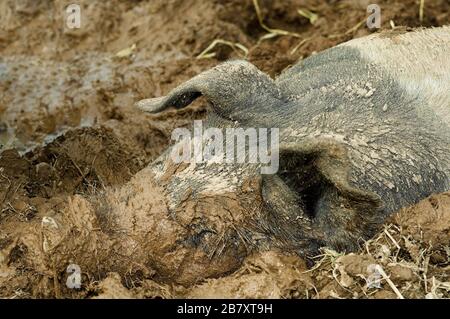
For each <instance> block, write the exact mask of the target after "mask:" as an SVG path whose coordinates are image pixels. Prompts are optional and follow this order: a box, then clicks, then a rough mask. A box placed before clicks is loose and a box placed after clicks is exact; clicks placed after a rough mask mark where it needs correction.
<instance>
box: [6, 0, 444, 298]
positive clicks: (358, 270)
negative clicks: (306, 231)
mask: <svg viewBox="0 0 450 319" xmlns="http://www.w3.org/2000/svg"><path fill="white" fill-rule="evenodd" d="M70 3H72V2H71V1H66V0H62V1H50V0H47V1H33V0H23V1H12V0H5V1H2V2H1V3H0V92H1V94H0V144H1V150H0V297H6V298H29V297H76V298H90V297H95V298H134V297H139V298H155V297H163V298H173V297H189V298H195V297H210V298H215V297H239V298H240V297H242V298H328V297H329V298H390V297H394V298H395V297H398V295H399V294H401V295H402V296H404V297H406V298H424V297H429V298H431V297H433V298H440V297H450V278H449V277H450V246H449V244H450V194H449V193H446V194H440V195H435V196H432V197H430V198H429V199H426V200H424V201H422V202H421V203H420V204H418V205H417V206H415V207H412V208H405V209H403V210H402V211H401V212H399V213H398V214H396V215H395V216H394V217H393V218H392V219H391V220H390V221H388V222H387V223H386V228H385V229H384V230H383V231H382V232H380V233H379V235H378V236H376V237H374V238H373V240H371V241H369V242H367V244H366V247H363V248H362V249H361V251H360V252H359V253H357V254H348V255H341V254H339V253H336V252H334V251H330V250H326V249H324V250H323V255H322V256H319V257H318V258H317V263H316V266H315V267H314V268H313V269H310V270H307V268H306V265H305V262H304V261H303V260H301V259H300V258H298V257H296V256H292V255H287V254H285V253H283V252H280V251H267V252H260V253H257V254H254V255H251V256H249V257H247V258H246V260H245V261H244V263H243V266H242V267H240V268H239V269H238V270H237V271H236V272H234V273H232V274H229V275H227V276H223V277H221V278H213V279H207V280H204V281H202V282H198V283H195V284H191V285H188V286H186V285H185V286H181V285H178V284H175V283H173V284H170V283H167V281H161V280H159V278H161V277H162V276H163V275H164V274H163V273H161V272H163V271H162V270H159V269H150V268H149V267H146V266H145V267H144V266H142V265H139V254H136V255H135V256H134V258H135V259H134V260H131V259H130V263H126V264H123V265H120V266H117V265H115V264H114V261H115V260H116V259H115V258H116V257H115V256H113V253H114V252H116V251H117V250H115V249H116V248H115V247H116V246H115V245H116V244H117V242H116V241H114V240H113V239H112V238H113V237H114V236H112V235H111V232H114V225H109V224H108V223H109V219H108V218H107V217H105V216H103V215H101V214H100V215H98V214H97V215H96V216H93V215H92V210H91V209H90V208H89V205H92V201H87V200H86V199H91V198H93V197H95V196H97V197H98V198H108V196H107V195H104V196H98V195H99V194H104V193H108V192H112V190H113V189H114V188H115V187H118V186H120V185H123V184H124V183H125V182H128V181H129V180H130V179H131V178H132V177H133V176H135V174H136V173H137V172H138V171H140V170H141V169H143V168H144V167H145V166H146V165H147V164H148V163H149V162H151V161H152V160H154V159H155V158H156V157H157V156H158V155H159V154H161V153H162V152H163V151H164V150H165V149H166V148H167V146H168V145H169V143H170V134H171V132H172V130H173V129H174V128H175V127H180V126H185V125H188V124H189V123H191V122H192V120H193V119H197V118H202V116H204V113H205V110H206V105H205V103H204V102H203V101H202V100H201V99H200V101H198V102H196V103H194V105H193V106H192V107H189V108H187V109H185V110H178V111H171V112H166V113H164V114H162V115H143V114H142V113H140V112H139V111H137V110H136V109H135V108H134V107H133V104H134V102H135V101H137V100H139V99H142V98H148V97H153V96H161V95H163V94H165V93H167V92H168V91H169V90H170V89H172V88H173V87H175V86H177V85H178V84H180V83H182V82H183V81H186V80H187V79H189V78H191V77H192V76H194V75H196V74H198V73H199V72H201V71H203V70H206V69H208V68H210V67H211V66H214V65H216V64H217V63H219V62H220V61H224V60H227V59H230V58H243V54H244V52H243V51H242V50H241V49H239V48H238V47H234V48H233V47H229V46H227V45H223V44H218V45H217V46H216V47H214V49H213V50H212V51H211V52H214V53H215V55H214V56H213V57H209V58H201V59H199V58H197V56H198V55H199V54H201V53H202V52H203V51H204V50H205V49H206V48H207V47H208V46H209V45H210V44H211V43H212V42H213V41H214V40H216V39H221V40H226V41H230V42H233V43H239V44H240V45H242V46H244V47H246V48H247V49H248V56H247V58H248V59H249V60H250V61H251V62H253V63H254V64H256V65H257V66H258V67H259V68H260V69H262V70H264V71H265V72H268V73H269V74H270V75H272V76H275V75H277V74H279V73H280V72H281V71H282V70H283V69H285V68H286V67H288V66H289V65H291V64H293V63H295V61H297V60H298V59H300V58H305V57H307V56H309V55H311V54H314V53H315V52H319V51H322V50H324V49H326V48H329V47H332V46H334V45H336V44H338V43H341V42H344V41H347V40H350V39H352V38H355V37H361V36H364V35H367V34H369V33H370V32H371V31H369V30H368V29H367V28H366V27H365V24H364V23H362V24H361V23H360V22H362V21H365V19H366V18H367V15H368V14H367V13H366V7H367V5H368V4H369V1H365V0H359V1H358V0H346V1H327V3H324V1H313V0H307V1H301V0H289V1H269V0H259V1H258V3H259V6H260V8H261V14H262V16H263V20H264V24H265V25H267V26H269V27H270V28H273V29H282V30H287V31H289V32H291V33H296V34H298V37H297V36H292V35H286V36H277V37H274V38H271V39H266V40H261V38H262V37H263V36H264V35H265V34H267V32H266V31H265V30H264V29H263V28H262V26H261V24H260V22H259V21H258V17H257V15H256V11H255V7H254V3H253V1H252V0H246V1H241V0H232V1H226V2H225V1H213V0H211V1H203V0H172V1H166V0H157V1H156V0H155V1H139V0H130V1H125V0H111V1H91V0H80V1H78V3H80V4H81V7H82V27H81V28H80V29H75V30H70V29H67V28H66V27H65V24H64V16H65V8H66V6H67V5H68V4H70ZM378 3H379V4H380V6H381V8H382V21H383V22H382V29H390V28H391V24H390V21H391V20H392V21H393V22H394V23H395V25H396V26H399V27H402V28H404V27H419V26H427V27H428V26H440V25H444V24H449V23H450V15H449V13H450V4H449V2H448V1H447V0H436V1H425V3H426V5H425V10H424V14H423V21H422V22H420V19H419V1H415V0H396V1H387V0H386V1H384V0H383V1H381V0H380V1H378ZM297 9H309V10H311V11H314V12H316V13H317V14H318V19H317V20H316V21H315V22H314V24H312V23H311V22H310V21H309V20H308V19H307V18H305V17H302V16H301V15H299V14H298V13H297ZM133 45H135V48H134V47H133ZM133 48H134V49H133ZM124 49H129V50H128V53H127V52H125V53H124V51H123V50H124ZM119 52H120V53H119ZM118 53H119V54H118ZM6 74H8V76H6ZM139 187H141V186H139V185H137V186H136V189H138V188H139ZM154 187H156V186H154ZM139 189H141V188H139ZM146 191H148V192H149V193H148V194H146V195H149V196H152V188H151V187H150V188H148V189H146ZM120 196H123V197H127V196H128V197H129V196H131V195H127V194H121V195H120ZM133 200H135V201H138V200H139V197H138V196H134V199H133ZM133 200H131V201H133ZM155 200H157V199H155ZM97 204H98V205H99V207H103V208H105V210H106V212H105V214H107V211H108V209H107V207H108V205H110V203H97ZM74 209H75V210H76V211H77V212H78V213H77V214H78V215H77V218H74V216H73V214H72V213H71V212H73V210H74ZM127 209H132V207H131V208H127ZM99 211H100V212H101V210H97V212H99ZM80 216H81V217H82V218H81V219H82V220H78V219H79V218H80ZM83 216H84V217H83ZM44 217H47V218H48V217H51V218H50V219H45V218H44ZM43 218H44V220H43ZM145 218H147V217H142V220H140V222H141V223H144V224H142V225H140V226H141V227H145V221H146V219H145ZM52 220H53V221H56V222H57V224H61V221H62V220H64V221H65V225H66V228H64V229H58V230H55V229H53V228H52ZM44 221H45V222H44ZM81 237H83V238H85V239H86V238H89V239H92V240H90V241H86V240H85V241H84V242H90V243H91V245H94V243H99V242H100V243H102V244H101V246H100V247H82V246H80V247H79V246H76V247H71V246H70V245H69V244H68V241H67V240H66V238H73V242H74V243H76V242H77V240H76V239H77V238H81ZM119 238H120V236H119ZM159 244H160V243H157V245H159ZM121 245H122V248H123V251H129V250H127V249H128V248H129V247H128V246H127V245H128V243H124V242H121ZM130 245H131V244H130ZM127 247H128V248H127ZM48 249H50V250H52V251H53V255H52V257H51V258H50V257H48V254H46V251H47V250H48ZM142 249H144V248H142ZM149 249H153V250H151V251H155V254H157V253H158V250H157V249H155V248H152V247H150V248H149ZM90 251H96V252H97V253H98V255H97V256H95V258H97V259H96V260H97V263H98V261H105V262H104V264H102V265H101V266H98V265H97V266H98V267H97V268H98V272H97V273H86V274H83V283H84V284H83V287H82V289H81V290H76V291H74V290H69V289H67V288H66V287H65V278H66V277H67V274H66V272H65V270H66V267H67V265H68V264H69V263H70V262H71V261H72V256H75V255H77V256H84V255H83V254H87V252H90ZM130 256H132V254H131V253H130ZM89 258H90V257H89V256H86V263H88V262H91V261H88V260H91V259H92V258H91V259H89ZM130 258H131V257H130ZM374 263H378V264H379V265H381V267H382V269H383V270H384V272H385V273H386V274H387V275H388V276H389V278H390V279H389V280H390V281H391V284H389V280H386V279H383V280H381V287H380V288H367V285H366V280H367V278H368V277H369V276H370V271H369V270H368V267H369V266H370V265H371V264H374ZM393 286H394V288H395V287H396V288H397V289H398V291H397V292H395V289H394V288H393Z"/></svg>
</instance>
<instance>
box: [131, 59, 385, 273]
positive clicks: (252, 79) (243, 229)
mask: <svg viewBox="0 0 450 319" xmlns="http://www.w3.org/2000/svg"><path fill="white" fill-rule="evenodd" d="M199 96H204V97H205V98H206V99H207V101H208V102H209V103H210V104H211V110H210V112H209V113H208V116H207V118H206V120H205V121H204V122H203V123H202V125H203V130H206V129H207V128H217V129H220V130H222V132H223V136H226V133H225V131H224V129H226V128H242V129H244V130H246V129H249V128H255V129H259V128H268V129H279V150H276V151H277V152H278V151H279V154H276V155H277V157H278V158H275V157H271V163H269V164H261V163H248V158H247V159H246V161H245V162H244V163H236V162H233V161H231V162H226V161H214V160H210V161H206V162H203V163H199V162H198V161H197V163H196V162H195V161H194V160H192V161H191V162H189V161H186V162H182V163H177V162H176V161H174V159H173V154H174V148H175V147H178V148H177V151H175V153H176V154H177V153H179V151H180V150H186V149H183V148H182V147H179V145H178V146H177V145H175V146H174V147H172V148H171V149H169V150H168V151H167V152H166V153H165V154H163V155H162V156H161V157H160V158H159V159H158V160H156V161H155V162H154V163H152V164H151V166H150V168H149V169H150V170H152V171H153V173H154V176H155V179H156V182H157V184H158V185H160V186H161V187H162V189H163V190H164V191H163V193H164V196H165V198H166V199H167V203H168V216H169V218H170V219H172V220H175V221H176V222H177V223H179V224H180V225H181V227H182V228H183V229H185V230H186V233H185V234H186V235H185V238H182V239H180V241H181V242H182V245H185V246H187V247H192V248H195V249H196V251H197V256H199V254H200V255H202V257H201V258H200V259H199V260H203V259H205V260H208V261H207V262H206V263H211V264H215V266H211V267H210V268H209V269H212V268H214V269H216V272H217V271H218V270H220V271H223V272H228V271H231V270H233V269H235V268H236V267H237V266H238V265H239V264H240V262H241V261H242V259H243V258H244V257H245V256H246V255H248V253H249V252H251V251H252V250H254V249H264V248H268V247H273V246H276V247H281V248H282V249H285V250H289V251H292V252H296V253H298V254H299V255H301V256H311V255H312V254H314V253H315V252H317V249H318V248H319V247H320V246H323V245H328V246H331V247H333V248H335V249H341V250H352V249H354V248H355V247H356V246H357V243H358V239H362V238H366V237H367V236H368V235H371V233H372V231H373V229H374V226H375V224H376V222H375V220H374V217H373V216H374V213H375V212H376V210H377V209H378V208H379V205H380V202H379V199H378V198H377V196H375V195H374V194H372V193H369V192H365V191H362V190H360V189H357V188H355V187H353V186H351V185H350V184H349V182H348V176H347V174H348V171H349V163H348V159H347V151H346V149H345V147H343V146H342V145H341V144H340V143H339V142H338V141H336V140H335V139H333V138H332V137H330V136H291V134H290V132H291V129H292V127H295V126H296V125H300V124H299V123H307V121H299V119H297V118H292V117H290V116H289V110H290V109H291V108H292V107H301V105H298V106H293V104H295V103H298V101H295V102H293V101H292V100H291V98H290V97H289V96H287V95H284V94H283V92H281V90H280V89H279V88H278V86H277V84H276V83H275V82H274V81H273V80H272V79H271V78H269V77H268V76H267V75H266V74H264V73H262V72H260V71H259V70H258V69H257V68H256V67H254V66H253V65H252V64H250V63H248V62H245V61H230V62H226V63H223V64H221V65H219V66H217V67H215V68H213V69H211V70H209V71H206V72H204V73H202V74H200V75H198V76H196V77H194V78H192V79H191V80H189V81H187V82H186V83H184V84H182V85H180V86H179V87H177V88H175V89H174V90H173V91H172V92H170V93H169V94H168V95H167V96H165V97H161V98H154V99H146V100H142V101H140V102H138V103H137V106H138V107H139V108H140V109H142V110H144V111H146V112H150V113H155V112H161V111H163V110H165V109H166V108H169V107H175V108H183V107H185V106H187V105H189V104H190V103H191V102H192V101H193V100H194V99H196V98H197V97H199ZM296 105H297V104H296ZM194 131H195V128H194ZM269 132H270V130H269ZM268 135H270V134H268ZM192 136H193V135H192ZM263 139H264V138H263V137H262V136H259V137H258V141H259V142H260V143H261V141H262V140H263ZM184 142H185V144H184V145H186V144H187V145H188V146H189V149H191V150H194V149H195V147H198V145H199V144H200V142H199V141H198V140H195V139H194V138H193V139H192V140H187V141H184ZM209 142H211V140H209V141H208V139H206V140H204V141H203V142H202V143H203V146H204V147H206V145H207V144H208V143H209ZM226 142H227V141H224V145H225V144H226ZM266 142H267V144H268V145H269V146H270V145H275V138H274V135H273V134H272V135H270V138H269V141H266ZM208 145H209V144H208ZM259 146H260V149H259V151H261V145H259ZM243 147H244V149H246V150H247V151H248V150H249V145H248V144H247V145H244V146H243ZM264 147H267V146H264ZM241 148H242V147H241ZM274 149H276V147H275V148H273V149H272V152H274ZM266 150H267V149H266ZM235 151H236V153H238V152H239V146H236V148H235ZM253 151H255V150H253ZM193 153H194V151H193ZM193 153H192V154H193ZM193 155H195V154H193ZM272 155H273V154H272ZM278 155H279V156H278ZM225 156H226V155H225ZM278 160H279V163H277V161H278ZM271 165H272V168H275V171H271V172H269V174H267V173H266V174H263V173H262V170H261V168H262V166H266V167H267V166H271ZM276 169H277V170H276ZM161 240H163V239H161ZM213 260H215V262H212V261H213ZM201 263H203V262H201ZM220 271H219V272H220Z"/></svg>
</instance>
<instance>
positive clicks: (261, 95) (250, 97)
mask: <svg viewBox="0 0 450 319" xmlns="http://www.w3.org/2000/svg"><path fill="white" fill-rule="evenodd" d="M199 96H204V97H205V98H206V100H208V101H209V102H210V103H211V104H212V109H213V111H214V112H216V113H217V115H219V116H222V117H224V118H229V119H231V118H232V119H233V120H234V119H235V120H239V119H243V118H245V119H248V118H249V117H251V116H252V114H258V113H257V112H264V111H265V110H264V108H265V107H266V108H270V107H272V106H273V105H279V104H280V102H279V90H278V88H277V86H276V85H275V83H274V82H273V80H272V79H270V77H269V76H267V75H266V74H264V73H263V72H261V71H260V70H258V69H257V68H256V67H255V66H254V65H252V64H251V63H249V62H247V61H241V60H237V61H229V62H225V63H222V64H219V65H217V66H216V67H214V68H212V69H210V70H208V71H205V72H203V73H200V74H199V75H197V76H195V77H193V78H192V79H190V80H189V81H187V82H185V83H183V84H181V85H180V86H178V87H176V88H175V89H173V90H172V91H171V92H170V93H169V94H168V95H167V96H164V97H159V98H154V99H146V100H142V101H139V102H137V103H136V106H137V107H138V108H139V109H141V110H143V111H145V112H150V113H156V112H161V111H163V110H165V109H167V108H169V107H175V108H183V107H185V106H188V105H189V104H191V103H192V102H193V101H194V100H195V99H196V98H198V97H199ZM266 111H267V110H266Z"/></svg>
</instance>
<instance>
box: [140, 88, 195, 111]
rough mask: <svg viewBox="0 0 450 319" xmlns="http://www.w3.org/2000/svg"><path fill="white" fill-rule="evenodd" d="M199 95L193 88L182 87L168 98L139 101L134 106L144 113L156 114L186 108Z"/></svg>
mask: <svg viewBox="0 0 450 319" xmlns="http://www.w3.org/2000/svg"><path fill="white" fill-rule="evenodd" d="M201 95H202V93H201V92H200V91H199V90H196V89H195V88H194V87H185V86H183V88H179V89H178V90H175V91H174V92H172V93H170V94H169V95H168V96H163V97H157V98H153V99H145V100H141V101H139V102H137V103H136V104H135V106H136V107H137V108H139V109H140V110H142V111H144V112H148V113H158V112H161V111H164V110H165V109H167V108H169V107H175V108H177V109H180V108H183V107H185V106H188V105H189V104H191V103H192V102H193V101H194V100H195V99H196V98H198V97H199V96H201Z"/></svg>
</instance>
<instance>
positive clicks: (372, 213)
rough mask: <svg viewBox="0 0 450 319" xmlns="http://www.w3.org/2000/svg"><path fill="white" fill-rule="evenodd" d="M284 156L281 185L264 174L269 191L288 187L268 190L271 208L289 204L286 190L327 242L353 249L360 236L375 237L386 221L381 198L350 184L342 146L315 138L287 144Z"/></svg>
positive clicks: (282, 147)
mask: <svg viewBox="0 0 450 319" xmlns="http://www.w3.org/2000/svg"><path fill="white" fill-rule="evenodd" d="M279 154H280V163H279V171H278V173H277V174H276V180H277V186H276V187H275V186H271V185H272V184H273V183H274V182H273V181H274V178H273V177H270V178H268V177H266V176H264V175H263V186H264V185H266V186H265V187H266V189H274V190H276V189H283V191H282V192H279V191H277V193H278V194H277V195H273V194H272V195H271V196H268V195H267V192H266V193H264V192H263V197H264V198H265V200H266V201H269V202H271V205H270V206H271V207H273V208H275V210H280V208H283V207H285V206H284V204H286V203H285V197H286V196H285V195H283V193H284V194H290V195H289V196H288V197H287V198H288V199H289V201H294V202H295V203H296V204H295V205H294V206H295V207H296V209H295V210H296V212H297V214H296V215H297V217H296V218H297V219H302V220H305V221H306V220H308V219H309V220H310V226H311V227H312V229H313V230H315V232H316V233H319V234H323V237H322V238H326V239H325V241H326V243H327V245H329V246H331V247H333V248H335V249H342V250H352V249H354V248H355V247H356V245H357V244H358V239H359V238H365V237H367V236H370V235H372V233H373V232H374V231H375V228H376V227H377V225H378V222H379V221H380V220H381V217H380V211H379V210H380V208H381V200H380V198H379V197H378V196H377V195H376V194H374V193H371V192H369V191H366V190H362V189H358V188H356V187H354V186H352V185H351V184H350V181H349V175H350V170H351V165H350V162H349V160H348V156H347V149H346V148H345V147H344V146H343V145H342V144H340V143H338V142H336V141H335V140H333V139H329V138H326V139H325V138H324V139H317V138H314V139H311V140H308V141H303V142H302V143H292V144H284V145H283V144H281V145H280V150H279ZM280 185H281V186H280ZM277 201H278V202H277ZM291 206H293V205H291ZM283 209H286V208H283ZM274 213H275V214H276V213H277V212H274ZM282 214H285V213H284V212H283V213H282Z"/></svg>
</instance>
